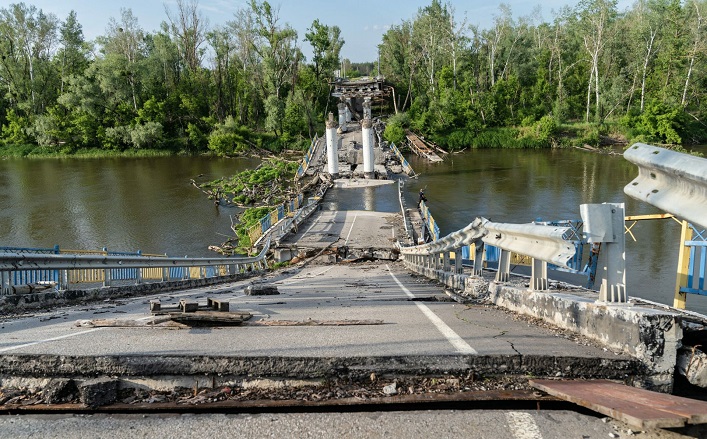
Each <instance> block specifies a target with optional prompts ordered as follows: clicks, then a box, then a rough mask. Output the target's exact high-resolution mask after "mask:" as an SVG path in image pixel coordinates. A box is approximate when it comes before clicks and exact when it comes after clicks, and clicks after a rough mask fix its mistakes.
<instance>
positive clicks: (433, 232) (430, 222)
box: [420, 201, 440, 241]
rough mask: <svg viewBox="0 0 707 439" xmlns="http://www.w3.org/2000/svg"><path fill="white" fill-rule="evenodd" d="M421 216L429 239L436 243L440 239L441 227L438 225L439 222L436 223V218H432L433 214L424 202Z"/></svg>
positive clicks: (422, 202)
mask: <svg viewBox="0 0 707 439" xmlns="http://www.w3.org/2000/svg"><path fill="white" fill-rule="evenodd" d="M420 215H421V216H422V221H423V222H424V224H425V228H426V230H425V231H426V232H427V233H428V234H429V237H430V239H431V240H432V241H436V240H438V239H439V233H440V232H439V226H438V225H437V221H435V219H434V217H433V216H432V212H430V208H429V207H427V204H426V203H425V202H424V201H421V202H420Z"/></svg>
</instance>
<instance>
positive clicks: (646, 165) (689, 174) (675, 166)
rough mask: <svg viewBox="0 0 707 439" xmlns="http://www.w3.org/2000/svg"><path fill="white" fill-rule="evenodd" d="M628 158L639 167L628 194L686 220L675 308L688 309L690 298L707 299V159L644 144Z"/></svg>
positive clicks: (632, 149)
mask: <svg viewBox="0 0 707 439" xmlns="http://www.w3.org/2000/svg"><path fill="white" fill-rule="evenodd" d="M624 158H625V159H626V160H628V161H630V162H631V163H634V164H635V165H636V166H638V177H636V178H635V179H634V180H633V181H632V182H631V183H629V184H628V185H626V187H624V192H625V193H626V194H627V195H629V196H631V197H633V198H636V199H638V200H641V201H644V202H646V203H649V204H651V205H653V206H656V207H658V208H660V209H661V210H664V211H665V212H669V213H671V214H673V215H675V216H676V217H677V218H679V219H681V220H682V221H681V222H682V233H681V236H680V249H679V253H678V270H677V280H676V286H675V297H674V300H673V305H674V306H675V307H676V308H682V309H684V308H685V302H686V295H687V294H700V295H707V290H705V269H706V267H707V243H706V241H707V239H706V238H705V237H706V236H707V235H706V234H705V230H704V229H700V227H707V159H704V158H702V157H696V156H693V155H689V154H683V153H679V152H675V151H670V150H668V149H664V148H659V147H657V146H652V145H646V144H643V143H636V144H634V145H632V146H631V147H630V148H628V149H627V150H626V151H625V152H624ZM693 234H694V235H696V237H695V239H693Z"/></svg>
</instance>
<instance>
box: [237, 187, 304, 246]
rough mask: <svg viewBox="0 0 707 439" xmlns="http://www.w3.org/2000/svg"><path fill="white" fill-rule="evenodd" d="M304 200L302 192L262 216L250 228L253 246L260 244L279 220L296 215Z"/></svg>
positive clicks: (249, 234) (249, 232) (249, 233)
mask: <svg viewBox="0 0 707 439" xmlns="http://www.w3.org/2000/svg"><path fill="white" fill-rule="evenodd" d="M303 200H304V196H303V195H302V194H298V195H297V197H296V198H293V199H292V200H288V201H285V202H284V203H282V204H280V205H279V206H277V207H275V209H273V210H271V211H270V213H268V214H267V215H265V216H264V217H262V218H260V221H258V222H257V223H256V224H255V225H253V226H251V227H250V229H248V236H249V237H250V242H251V244H252V246H254V247H255V246H256V245H257V244H259V243H260V242H261V241H262V237H263V236H264V235H265V233H266V232H267V231H268V230H270V228H272V227H273V226H274V225H275V224H277V223H278V221H280V220H283V219H285V218H286V217H289V216H292V215H294V214H295V213H296V212H297V211H298V209H299V208H300V207H301V206H302V202H303Z"/></svg>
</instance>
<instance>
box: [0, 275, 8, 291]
mask: <svg viewBox="0 0 707 439" xmlns="http://www.w3.org/2000/svg"><path fill="white" fill-rule="evenodd" d="M0 294H10V273H8V272H7V271H0Z"/></svg>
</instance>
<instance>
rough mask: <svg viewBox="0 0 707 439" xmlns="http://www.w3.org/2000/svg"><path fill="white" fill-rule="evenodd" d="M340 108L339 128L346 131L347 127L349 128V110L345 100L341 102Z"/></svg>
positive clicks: (343, 131)
mask: <svg viewBox="0 0 707 439" xmlns="http://www.w3.org/2000/svg"><path fill="white" fill-rule="evenodd" d="M338 109H339V129H340V130H341V132H342V133H345V132H346V128H347V127H346V111H347V108H346V104H344V103H343V102H339V105H338Z"/></svg>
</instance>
